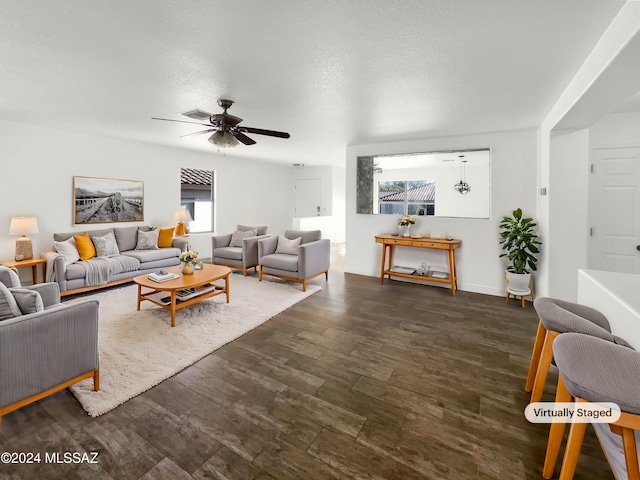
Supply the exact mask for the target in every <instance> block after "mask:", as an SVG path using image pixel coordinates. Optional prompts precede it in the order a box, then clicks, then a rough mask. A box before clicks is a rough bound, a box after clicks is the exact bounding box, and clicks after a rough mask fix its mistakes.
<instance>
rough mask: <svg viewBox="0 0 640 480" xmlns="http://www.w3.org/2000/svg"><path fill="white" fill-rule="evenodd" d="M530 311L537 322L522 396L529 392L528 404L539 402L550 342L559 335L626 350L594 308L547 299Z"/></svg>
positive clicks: (550, 346) (544, 381)
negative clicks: (596, 340) (572, 335)
mask: <svg viewBox="0 0 640 480" xmlns="http://www.w3.org/2000/svg"><path fill="white" fill-rule="evenodd" d="M533 308H534V309H535V310H536V313H537V314H538V317H539V318H540V322H539V323H538V332H537V334H536V340H535V343H534V345H533V352H532V353H531V363H530V364H529V373H528V374H527V381H526V384H525V388H524V390H525V392H532V393H531V402H539V401H540V399H541V398H542V392H543V391H544V386H545V383H546V382H547V376H548V374H549V367H550V366H551V361H552V360H553V350H552V345H553V341H554V340H555V338H556V337H557V336H558V335H560V334H561V333H566V332H575V333H582V334H585V335H591V336H593V337H598V338H602V339H604V340H607V341H609V342H612V343H620V344H621V345H625V346H629V344H627V343H626V342H625V341H624V340H622V339H621V338H619V337H616V336H614V335H613V334H612V333H611V327H610V326H609V321H608V320H607V317H605V316H604V315H603V314H602V313H600V312H599V311H598V310H596V309H594V308H591V307H587V306H586V305H579V304H577V303H571V302H567V301H564V300H559V299H555V298H549V297H540V298H536V299H535V300H534V301H533Z"/></svg>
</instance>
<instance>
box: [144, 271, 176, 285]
mask: <svg viewBox="0 0 640 480" xmlns="http://www.w3.org/2000/svg"><path fill="white" fill-rule="evenodd" d="M179 277H180V275H176V274H175V273H170V272H165V271H164V270H160V271H158V272H153V273H150V274H149V279H150V280H153V281H154V282H158V283H161V282H166V281H167V280H173V279H174V278H179Z"/></svg>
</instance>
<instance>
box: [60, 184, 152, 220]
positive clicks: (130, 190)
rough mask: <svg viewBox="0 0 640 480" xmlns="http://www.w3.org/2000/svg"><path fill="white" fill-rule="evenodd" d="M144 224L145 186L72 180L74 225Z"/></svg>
mask: <svg viewBox="0 0 640 480" xmlns="http://www.w3.org/2000/svg"><path fill="white" fill-rule="evenodd" d="M142 221H144V182H139V181H136V180H119V179H113V178H95V177H73V224H74V225H82V224H87V223H115V222H142Z"/></svg>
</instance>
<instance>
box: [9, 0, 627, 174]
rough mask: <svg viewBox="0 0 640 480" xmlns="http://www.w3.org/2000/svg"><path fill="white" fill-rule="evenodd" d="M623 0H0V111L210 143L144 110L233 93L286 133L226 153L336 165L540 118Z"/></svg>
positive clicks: (172, 142) (143, 136) (259, 120)
mask: <svg viewBox="0 0 640 480" xmlns="http://www.w3.org/2000/svg"><path fill="white" fill-rule="evenodd" d="M622 5H623V2H620V1H611V0H536V1H529V0H455V1H450V0H417V1H411V0H386V1H384V2H382V1H375V0H370V1H365V0H349V1H347V0H343V1H331V0H328V1H327V0H323V1H317V0H316V1H309V0H288V1H285V0H280V1H278V0H269V1H264V0H236V1H218V0H191V1H185V0H180V1H174V0H163V1H160V2H159V1H151V0H136V1H130V0H127V1H122V0H109V1H103V0H102V1H96V0H64V1H63V2H41V1H37V0H0V9H1V12H2V13H1V14H0V59H1V63H2V68H0V85H1V88H0V120H7V121H15V122H22V123H31V124H38V125H46V126H51V127H57V128H63V129H70V130H76V131H81V132H88V133H93V134H99V135H106V136H110V137H119V138H125V139H131V140H137V141H141V142H148V143H153V144H158V145H166V146H172V147H178V148H186V149H195V150H200V151H204V152H210V153H211V154H212V155H219V154H220V153H219V152H218V150H217V148H216V147H214V146H212V145H211V144H209V143H208V142H207V140H206V139H207V136H205V135H203V136H197V137H192V138H179V137H180V135H185V134H187V133H191V132H194V131H197V130H198V128H199V127H198V126H197V125H186V124H184V125H182V124H173V123H168V122H159V121H154V120H151V117H165V118H176V119H179V118H180V115H179V113H180V112H184V111H187V110H191V109H193V108H199V109H202V110H206V111H209V112H214V113H215V112H218V111H219V107H218V106H217V104H216V100H217V99H218V98H230V99H232V100H235V102H236V104H235V105H234V106H233V107H232V108H231V110H230V111H229V113H232V114H233V115H236V116H239V117H242V118H243V119H244V122H243V123H242V125H244V126H250V127H257V128H266V129H273V130H282V131H286V132H289V133H290V134H291V139H289V140H283V139H276V138H270V137H264V136H260V135H250V136H252V137H253V138H254V139H255V140H256V141H257V142H258V143H257V144H256V145H253V146H242V145H240V146H238V147H236V148H234V149H229V150H228V151H227V152H226V154H227V157H231V158H233V157H235V156H240V157H244V158H252V159H256V160H265V161H272V162H283V163H289V164H291V163H305V164H307V165H314V164H316V165H317V164H334V165H340V164H343V163H344V156H345V155H344V149H345V147H346V146H348V145H353V144H362V143H377V142H386V141H393V140H404V139H413V138H424V137H431V136H443V135H457V134H467V133H475V132H490V131H503V130H512V129H522V128H530V127H534V126H537V125H539V123H540V122H541V121H542V119H543V118H544V116H545V115H546V113H547V112H548V111H549V109H550V108H551V106H552V105H553V104H554V102H555V100H556V99H557V98H558V97H559V96H560V94H561V93H562V91H563V89H564V88H565V87H566V86H567V84H568V83H569V81H570V79H571V78H572V77H573V75H574V74H575V73H576V71H577V70H578V68H579V67H580V65H581V64H582V62H583V61H584V59H585V58H586V56H587V55H588V54H589V52H590V51H591V50H592V49H593V47H594V45H595V44H596V42H597V40H598V38H599V37H600V36H601V35H602V33H603V31H604V30H605V28H606V27H607V25H608V24H609V23H610V21H611V20H612V18H613V17H614V16H615V15H616V13H617V12H618V10H619V9H620V8H621V6H622ZM183 118H184V117H183ZM185 119H186V118H185ZM187 120H188V119H187Z"/></svg>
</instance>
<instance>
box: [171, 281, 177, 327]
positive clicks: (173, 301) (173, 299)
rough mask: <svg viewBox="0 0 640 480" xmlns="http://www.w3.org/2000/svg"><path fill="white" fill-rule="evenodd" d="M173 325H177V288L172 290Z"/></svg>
mask: <svg viewBox="0 0 640 480" xmlns="http://www.w3.org/2000/svg"><path fill="white" fill-rule="evenodd" d="M171 326H172V327H175V326H176V290H175V289H173V290H171Z"/></svg>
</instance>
